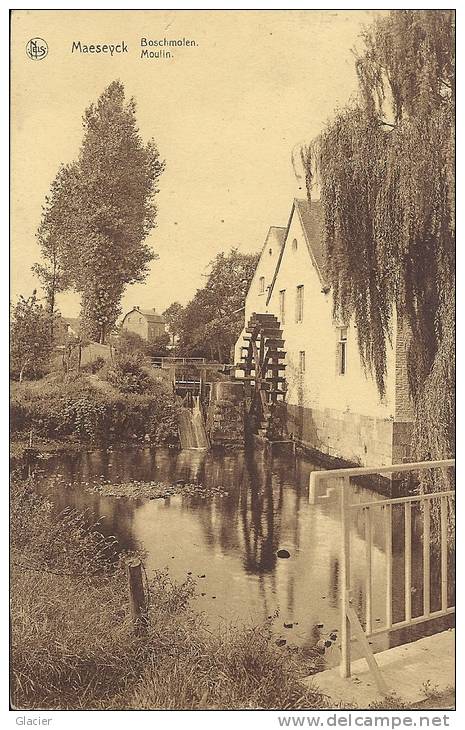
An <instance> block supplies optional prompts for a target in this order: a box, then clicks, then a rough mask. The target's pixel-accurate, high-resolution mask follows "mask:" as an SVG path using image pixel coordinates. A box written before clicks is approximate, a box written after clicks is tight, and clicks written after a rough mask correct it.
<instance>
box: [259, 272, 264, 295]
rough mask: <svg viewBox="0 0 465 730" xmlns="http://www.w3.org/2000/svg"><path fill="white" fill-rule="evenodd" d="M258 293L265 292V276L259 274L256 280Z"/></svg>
mask: <svg viewBox="0 0 465 730" xmlns="http://www.w3.org/2000/svg"><path fill="white" fill-rule="evenodd" d="M258 293H259V294H264V293H265V277H264V276H261V277H260V279H259V280H258Z"/></svg>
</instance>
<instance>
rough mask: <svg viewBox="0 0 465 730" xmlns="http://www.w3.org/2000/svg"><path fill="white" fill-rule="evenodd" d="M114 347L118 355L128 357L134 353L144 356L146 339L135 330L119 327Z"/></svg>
mask: <svg viewBox="0 0 465 730" xmlns="http://www.w3.org/2000/svg"><path fill="white" fill-rule="evenodd" d="M116 349H117V351H118V355H119V357H130V356H131V355H135V354H139V355H142V356H144V355H146V354H147V341H146V340H144V338H143V337H141V336H140V335H138V334H137V332H131V330H126V329H120V331H119V333H118V340H117V343H116Z"/></svg>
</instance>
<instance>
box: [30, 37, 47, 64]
mask: <svg viewBox="0 0 465 730" xmlns="http://www.w3.org/2000/svg"><path fill="white" fill-rule="evenodd" d="M26 53H27V55H28V56H29V58H30V59H31V60H32V61H41V60H42V59H43V58H45V56H46V55H47V53H48V45H47V42H46V41H44V39H43V38H31V40H30V41H29V43H28V44H27V46H26Z"/></svg>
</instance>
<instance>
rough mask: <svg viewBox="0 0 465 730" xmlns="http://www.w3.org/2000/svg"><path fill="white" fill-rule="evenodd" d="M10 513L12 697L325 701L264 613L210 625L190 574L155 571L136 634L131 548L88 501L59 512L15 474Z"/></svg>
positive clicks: (143, 704)
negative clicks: (92, 520) (198, 607)
mask: <svg viewBox="0 0 465 730" xmlns="http://www.w3.org/2000/svg"><path fill="white" fill-rule="evenodd" d="M11 524H12V532H11V635H12V641H11V645H12V657H11V665H12V667H11V668H12V674H11V693H12V703H13V706H14V707H15V708H17V709H29V708H30V709H33V708H35V709H38V708H40V709H123V708H124V709H128V708H134V709H145V708H150V709H156V708H179V709H193V708H200V707H207V708H215V707H216V708H224V709H226V708H253V707H255V708H273V707H276V708H280V709H291V708H295V709H300V708H305V707H322V706H324V703H323V698H322V696H321V695H319V694H318V693H316V692H315V691H313V690H312V689H308V688H307V687H305V686H304V685H303V684H302V683H301V676H302V675H303V671H302V670H303V669H306V670H307V672H308V669H309V667H308V661H307V666H303V665H302V664H301V663H300V662H299V661H298V660H299V656H298V655H297V654H294V653H292V651H291V650H288V649H279V648H278V647H277V646H276V645H275V643H274V637H273V635H272V634H271V631H270V624H269V623H266V624H264V625H263V626H257V627H244V628H238V629H233V628H226V630H217V631H214V632H212V631H210V630H209V629H208V627H207V626H206V625H205V622H204V619H203V617H202V615H201V614H198V613H195V612H194V610H193V608H192V607H191V601H192V599H193V597H194V594H195V584H194V583H193V581H192V580H191V579H190V578H187V580H186V581H185V582H183V583H180V584H178V583H175V582H174V581H173V580H171V579H170V577H169V575H168V573H167V572H166V571H154V572H153V574H152V575H151V576H150V579H149V584H148V585H145V588H146V589H147V588H149V591H150V604H149V609H148V612H149V627H148V632H147V635H146V636H136V635H135V634H134V630H133V626H132V621H131V615H130V607H129V596H128V589H127V578H126V569H125V564H126V558H127V556H126V555H123V554H120V553H119V546H118V545H117V543H116V542H115V540H114V538H113V539H112V538H105V537H104V536H103V535H102V534H101V532H100V530H101V528H100V526H99V525H98V524H97V525H92V524H89V518H88V517H87V515H86V514H85V513H84V514H83V513H79V512H77V511H74V510H73V511H69V510H67V511H65V512H64V513H62V514H59V515H57V514H55V513H54V510H53V508H52V505H51V504H50V503H49V502H48V501H47V500H46V499H44V498H42V497H40V496H38V495H37V494H36V493H35V492H34V484H33V483H32V482H30V481H28V482H26V484H22V483H21V482H20V481H19V480H18V479H17V478H16V479H14V480H13V483H12V496H11ZM310 661H311V660H310ZM310 666H312V664H310Z"/></svg>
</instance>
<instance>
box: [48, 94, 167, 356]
mask: <svg viewBox="0 0 465 730" xmlns="http://www.w3.org/2000/svg"><path fill="white" fill-rule="evenodd" d="M135 114H136V106H135V102H134V99H130V100H129V101H128V102H127V103H126V102H125V94H124V87H123V84H122V83H121V82H119V81H114V82H113V83H111V84H110V85H109V86H108V88H107V89H105V91H104V92H103V94H101V96H100V97H99V99H98V100H97V102H96V103H95V104H91V105H90V107H89V108H88V109H87V110H86V112H85V114H84V119H83V126H84V130H85V132H84V139H83V143H82V147H81V150H80V154H79V159H78V160H77V162H74V163H72V164H71V165H68V166H67V167H66V168H62V170H61V171H60V172H59V173H58V176H57V178H56V180H55V183H54V186H52V195H51V197H50V200H49V202H48V204H47V205H48V207H47V208H46V210H45V213H44V218H43V221H42V226H41V229H40V232H39V233H40V237H39V240H40V241H42V247H44V245H45V242H46V243H47V245H48V246H52V247H53V250H54V251H55V250H56V251H57V254H58V258H59V267H60V270H61V271H66V275H67V277H68V279H69V282H70V284H71V285H72V286H73V288H74V289H75V290H76V291H78V292H79V293H80V294H81V322H82V331H83V333H84V334H86V335H87V336H88V337H89V338H90V339H91V340H96V341H99V342H105V339H106V337H107V335H108V334H109V332H110V330H111V329H112V327H113V326H114V323H115V321H116V318H117V316H118V314H119V313H120V300H121V296H122V293H123V290H124V287H125V286H126V285H127V284H131V283H134V282H139V281H143V279H144V278H145V276H146V274H147V271H148V269H147V267H148V264H149V263H150V261H151V260H152V259H153V258H154V254H153V251H152V249H151V248H150V246H149V245H148V244H147V243H146V240H145V239H146V238H147V236H148V235H149V233H150V231H151V230H152V229H153V227H154V226H155V220H156V213H157V209H156V206H155V204H154V196H155V194H156V193H157V192H158V190H157V182H158V179H159V177H160V175H161V173H162V171H163V168H164V163H163V162H161V161H160V159H159V154H158V151H157V149H156V147H155V145H154V142H153V141H149V142H148V143H147V144H144V143H143V141H142V139H141V137H140V135H139V133H138V129H137V125H136V117H135ZM45 255H46V256H47V255H48V252H47V251H46V252H45Z"/></svg>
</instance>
